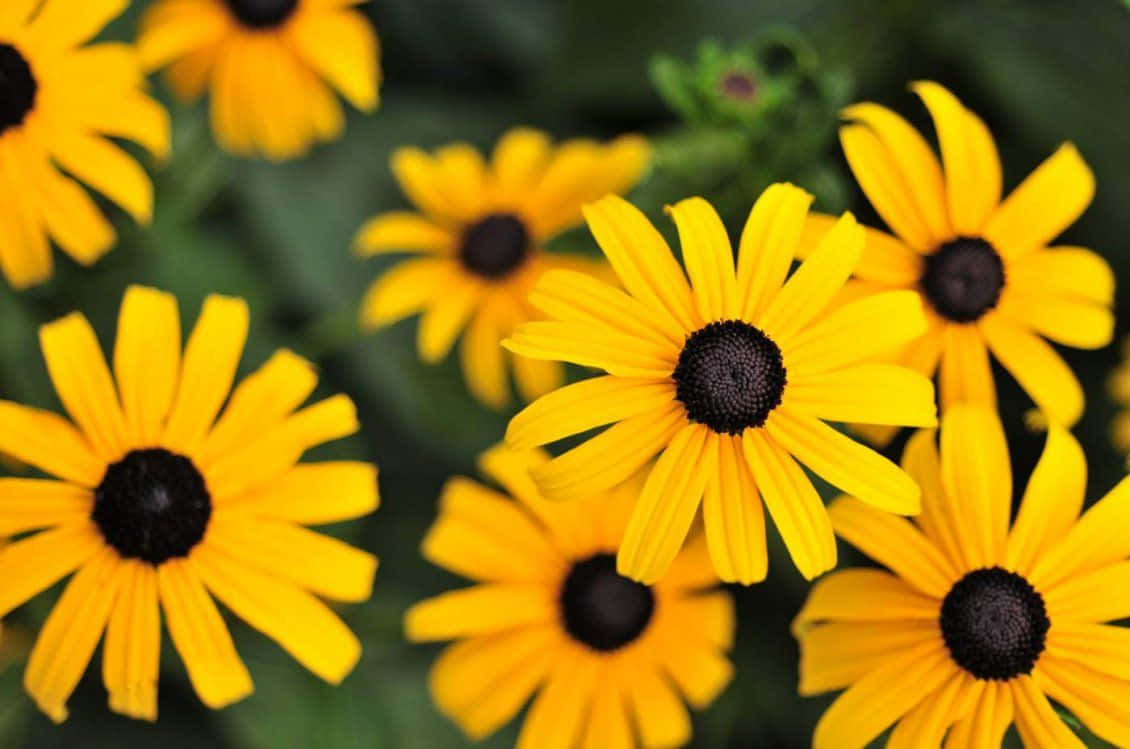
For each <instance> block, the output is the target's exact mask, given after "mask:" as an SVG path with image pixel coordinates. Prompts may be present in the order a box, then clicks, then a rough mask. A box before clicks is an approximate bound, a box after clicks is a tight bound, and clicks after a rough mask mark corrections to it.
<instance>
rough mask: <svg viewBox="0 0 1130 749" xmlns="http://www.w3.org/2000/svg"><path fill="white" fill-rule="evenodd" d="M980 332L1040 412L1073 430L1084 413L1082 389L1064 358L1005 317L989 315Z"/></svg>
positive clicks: (981, 325)
mask: <svg viewBox="0 0 1130 749" xmlns="http://www.w3.org/2000/svg"><path fill="white" fill-rule="evenodd" d="M978 328H979V329H980V331H981V334H982V335H984V336H985V342H986V343H987V344H988V345H989V349H990V350H991V351H992V352H993V356H995V357H996V358H997V359H998V360H999V361H1000V363H1001V365H1002V366H1004V368H1005V369H1006V370H1008V373H1009V374H1011V375H1012V376H1013V377H1014V378H1016V381H1017V382H1018V383H1020V387H1022V388H1024V392H1026V393H1027V394H1028V397H1030V398H1031V399H1032V400H1033V401H1035V403H1036V405H1037V406H1039V408H1040V410H1041V411H1043V412H1044V413H1045V414H1047V415H1048V416H1049V417H1050V418H1051V419H1052V420H1053V421H1056V422H1058V423H1060V424H1062V425H1063V426H1067V427H1070V426H1072V425H1074V424H1075V422H1077V421H1078V420H1079V417H1080V416H1081V415H1082V413H1083V405H1084V395H1083V388H1082V386H1081V385H1080V384H1079V380H1078V379H1076V377H1075V374H1074V373H1073V372H1072V371H1071V368H1070V367H1068V366H1067V363H1066V362H1065V361H1064V360H1063V357H1061V356H1060V355H1059V353H1058V352H1056V350H1055V349H1053V348H1052V347H1051V345H1049V344H1048V343H1047V342H1046V341H1045V340H1043V339H1042V338H1040V337H1039V336H1037V335H1036V334H1034V333H1032V332H1030V331H1029V330H1026V329H1025V328H1023V327H1021V326H1019V325H1017V324H1016V323H1014V322H1012V321H1011V320H1008V319H1007V318H1005V317H1004V316H1003V315H1000V314H994V313H990V314H988V315H986V316H985V317H983V318H981V321H980V323H979V324H978Z"/></svg>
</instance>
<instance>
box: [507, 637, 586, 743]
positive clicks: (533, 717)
mask: <svg viewBox="0 0 1130 749" xmlns="http://www.w3.org/2000/svg"><path fill="white" fill-rule="evenodd" d="M599 674H600V662H599V661H598V660H597V659H595V658H587V657H584V656H583V655H582V654H580V653H577V654H575V655H573V657H560V658H559V659H558V661H557V663H556V664H555V665H554V668H553V671H552V672H551V673H550V675H549V678H548V680H547V681H546V685H545V687H544V688H543V689H542V690H541V693H540V694H538V696H537V697H536V698H535V699H534V701H533V704H531V705H530V709H529V711H527V713H526V722H525V723H524V724H523V725H522V731H521V733H519V734H518V743H517V744H516V745H515V747H516V749H570V748H571V747H573V746H575V745H576V743H577V741H579V740H580V738H581V735H582V727H583V723H584V719H585V715H586V713H587V711H588V709H589V706H590V705H591V702H592V694H593V691H594V690H595V688H596V684H597V680H598V676H599Z"/></svg>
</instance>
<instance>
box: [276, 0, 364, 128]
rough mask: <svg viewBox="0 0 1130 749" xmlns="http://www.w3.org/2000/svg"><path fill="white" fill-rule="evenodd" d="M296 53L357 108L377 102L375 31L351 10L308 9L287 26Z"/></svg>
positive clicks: (359, 15) (362, 17) (359, 14)
mask: <svg viewBox="0 0 1130 749" xmlns="http://www.w3.org/2000/svg"><path fill="white" fill-rule="evenodd" d="M287 32H288V36H289V37H290V39H291V41H292V42H293V43H294V46H295V48H296V49H297V50H298V53H299V54H300V55H302V57H303V58H304V59H305V60H306V62H307V63H309V64H310V65H311V66H312V67H313V68H314V69H315V70H316V71H318V73H319V74H320V75H322V76H323V77H324V78H325V79H326V80H327V81H329V83H330V84H331V85H332V86H333V87H334V88H336V89H337V90H338V91H340V92H341V95H342V96H344V97H345V98H346V99H348V100H349V101H350V103H352V104H353V105H354V106H355V107H357V108H358V109H360V110H362V111H365V112H369V111H372V110H373V109H375V108H376V106H377V84H378V82H379V77H380V74H379V71H378V68H377V55H378V46H377V35H376V33H375V32H374V31H373V27H372V25H371V24H370V23H369V20H368V19H367V18H366V17H365V16H364V15H362V14H361V13H358V12H357V11H354V10H340V11H336V12H329V13H307V14H305V15H304V16H302V17H301V18H300V19H298V21H297V22H296V23H292V24H289V25H288V26H287Z"/></svg>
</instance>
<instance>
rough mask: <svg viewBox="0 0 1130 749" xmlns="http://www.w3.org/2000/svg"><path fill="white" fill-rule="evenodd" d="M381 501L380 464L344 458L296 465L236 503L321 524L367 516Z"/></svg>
mask: <svg viewBox="0 0 1130 749" xmlns="http://www.w3.org/2000/svg"><path fill="white" fill-rule="evenodd" d="M327 487H332V488H331V489H330V490H328V491H327ZM379 501H380V498H379V493H378V491H377V467H376V466H374V465H371V464H369V463H355V462H344V461H343V462H326V463H301V464H299V465H296V466H295V467H294V468H292V469H291V470H290V471H288V472H286V473H285V474H283V475H282V476H280V477H279V478H278V479H277V480H276V481H274V482H272V483H270V484H266V485H264V486H262V487H260V488H258V489H257V490H256V491H254V492H253V493H251V494H248V495H245V496H243V497H241V498H240V499H239V500H238V503H237V506H238V507H239V508H240V509H241V510H245V511H247V512H250V513H253V514H256V515H261V516H263V517H269V518H278V519H279V520H289V521H291V522H292V523H301V524H303V525H322V524H325V523H337V522H340V521H342V520H352V519H353V518H359V517H361V516H362V515H367V514H369V513H370V512H372V511H373V510H375V509H377V505H378V504H379ZM221 506H222V505H221Z"/></svg>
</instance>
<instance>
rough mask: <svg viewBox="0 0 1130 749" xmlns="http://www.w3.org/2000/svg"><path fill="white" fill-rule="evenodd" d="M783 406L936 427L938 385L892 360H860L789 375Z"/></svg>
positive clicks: (838, 417) (854, 420)
mask: <svg viewBox="0 0 1130 749" xmlns="http://www.w3.org/2000/svg"><path fill="white" fill-rule="evenodd" d="M782 407H784V408H787V409H788V410H789V411H796V412H799V413H803V414H806V415H809V416H813V417H816V418H819V419H824V420H826V421H838V422H843V423H851V424H891V425H896V426H916V427H931V426H934V425H936V424H937V422H938V417H937V406H936V405H935V402H934V384H933V383H932V382H931V381H930V379H929V378H928V377H926V376H925V375H923V374H919V373H918V372H915V371H914V370H912V369H909V368H907V367H900V366H895V365H893V364H856V365H853V366H850V367H844V368H842V369H837V370H835V371H833V372H822V373H820V374H811V375H803V376H796V377H793V378H790V379H789V383H788V386H787V387H786V388H785V397H784V402H783V404H782Z"/></svg>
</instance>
